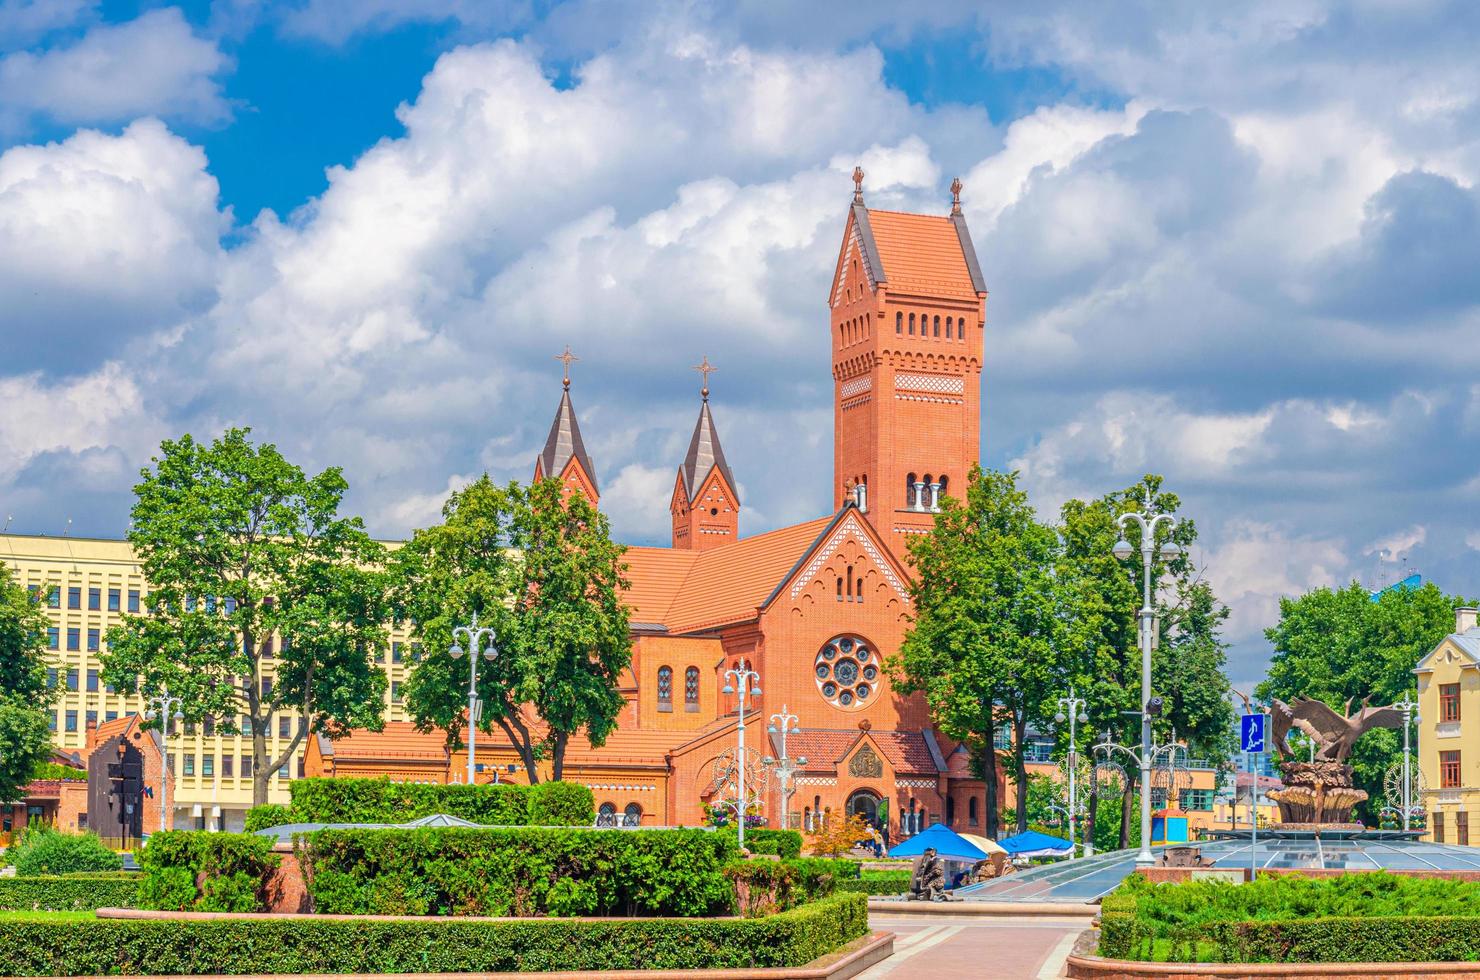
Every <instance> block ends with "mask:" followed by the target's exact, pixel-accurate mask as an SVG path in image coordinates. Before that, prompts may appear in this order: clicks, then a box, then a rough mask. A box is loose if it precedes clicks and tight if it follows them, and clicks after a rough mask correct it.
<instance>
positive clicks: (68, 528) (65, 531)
mask: <svg viewBox="0 0 1480 980" xmlns="http://www.w3.org/2000/svg"><path fill="white" fill-rule="evenodd" d="M71 534H72V518H70V517H69V518H67V526H66V527H64V528H62V537H64V538H65V537H68V536H70V535H71Z"/></svg>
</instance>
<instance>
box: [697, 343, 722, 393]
mask: <svg viewBox="0 0 1480 980" xmlns="http://www.w3.org/2000/svg"><path fill="white" fill-rule="evenodd" d="M694 370H695V371H698V372H699V373H700V374H702V375H704V387H703V388H701V389H700V391H699V394H700V395H702V396H704V400H705V401H709V376H710V375H711V374H713V373H714V372H716V371H718V370H719V368H717V367H715V366H714V365H713V364H710V363H709V356H708V355H707V354H706V355H705V356H704V357H703V358H701V359H700V361H699V363H698V364H695V365H694Z"/></svg>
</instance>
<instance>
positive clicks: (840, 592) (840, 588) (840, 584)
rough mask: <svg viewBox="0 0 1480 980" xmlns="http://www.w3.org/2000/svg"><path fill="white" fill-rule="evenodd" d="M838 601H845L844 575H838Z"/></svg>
mask: <svg viewBox="0 0 1480 980" xmlns="http://www.w3.org/2000/svg"><path fill="white" fill-rule="evenodd" d="M838 601H839V602H842V601H843V576H841V575H839V576H838Z"/></svg>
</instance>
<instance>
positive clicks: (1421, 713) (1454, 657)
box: [1413, 608, 1480, 844]
mask: <svg viewBox="0 0 1480 980" xmlns="http://www.w3.org/2000/svg"><path fill="white" fill-rule="evenodd" d="M1454 619H1455V622H1454V632H1453V633H1450V634H1449V635H1448V636H1446V637H1444V639H1442V640H1440V641H1439V644H1438V645H1437V646H1435V647H1434V649H1433V650H1430V651H1429V653H1428V654H1427V655H1426V656H1425V657H1424V658H1423V659H1422V660H1420V661H1419V662H1418V666H1417V667H1416V668H1414V671H1413V672H1414V673H1415V674H1416V675H1418V717H1419V723H1418V766H1419V771H1421V772H1422V773H1423V782H1424V786H1425V787H1426V788H1425V790H1424V801H1423V802H1424V809H1425V810H1426V811H1427V813H1428V833H1427V834H1426V835H1425V837H1426V838H1427V839H1428V840H1432V841H1435V842H1438V843H1444V844H1470V843H1471V837H1470V831H1471V822H1472V818H1471V814H1473V813H1475V812H1476V811H1477V810H1480V625H1477V623H1476V610H1474V609H1470V608H1461V609H1456V610H1455V613H1454ZM1474 829H1475V830H1476V832H1477V834H1480V827H1476V828H1474ZM1476 843H1480V841H1477V842H1476Z"/></svg>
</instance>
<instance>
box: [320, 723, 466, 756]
mask: <svg viewBox="0 0 1480 980" xmlns="http://www.w3.org/2000/svg"><path fill="white" fill-rule="evenodd" d="M326 742H327V743H328V746H327V747H325V748H324V755H326V756H329V757H331V758H333V759H334V761H336V762H347V761H354V760H360V759H370V760H386V759H420V760H424V761H427V762H441V761H446V759H447V735H446V733H445V732H441V731H436V730H433V731H430V732H419V731H417V730H416V726H415V725H413V724H412V723H411V722H409V721H388V722H386V723H385V730H384V731H380V732H372V731H370V730H369V729H365V728H356V729H354V730H352V731H351V732H349V734H347V735H345V736H343V737H341V738H336V739H333V740H329V739H323V740H321V741H320V743H319V744H320V745H321V746H324V743H326Z"/></svg>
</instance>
